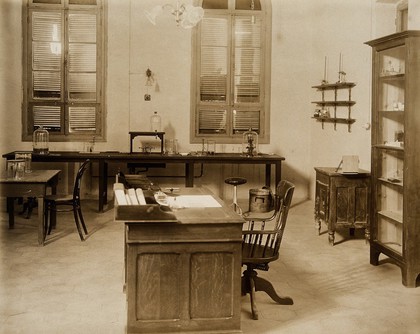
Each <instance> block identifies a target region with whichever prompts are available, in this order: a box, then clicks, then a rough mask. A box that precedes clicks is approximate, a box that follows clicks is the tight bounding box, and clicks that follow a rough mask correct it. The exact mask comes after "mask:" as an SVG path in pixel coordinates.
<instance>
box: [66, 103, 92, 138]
mask: <svg viewBox="0 0 420 334" xmlns="http://www.w3.org/2000/svg"><path fill="white" fill-rule="evenodd" d="M69 117H70V132H82V131H89V132H92V131H95V130H96V125H95V124H96V108H95V107H83V106H80V107H79V106H77V107H73V106H71V107H69Z"/></svg>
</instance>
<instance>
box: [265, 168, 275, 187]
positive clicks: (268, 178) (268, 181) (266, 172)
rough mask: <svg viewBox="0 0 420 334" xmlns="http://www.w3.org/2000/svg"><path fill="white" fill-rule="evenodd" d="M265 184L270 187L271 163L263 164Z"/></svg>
mask: <svg viewBox="0 0 420 334" xmlns="http://www.w3.org/2000/svg"><path fill="white" fill-rule="evenodd" d="M276 174H277V173H276ZM265 186H266V187H269V188H270V187H271V164H266V165H265Z"/></svg>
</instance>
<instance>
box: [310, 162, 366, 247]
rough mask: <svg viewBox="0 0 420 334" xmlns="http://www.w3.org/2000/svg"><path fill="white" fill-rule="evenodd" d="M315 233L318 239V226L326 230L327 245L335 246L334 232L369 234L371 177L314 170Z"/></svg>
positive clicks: (329, 168) (325, 169)
mask: <svg viewBox="0 0 420 334" xmlns="http://www.w3.org/2000/svg"><path fill="white" fill-rule="evenodd" d="M315 171H316V186H315V229H316V230H317V231H318V235H319V234H320V231H321V222H322V221H323V222H324V223H325V224H326V225H327V226H328V241H329V243H330V245H331V246H333V245H334V239H335V230H336V229H338V228H350V234H351V235H354V229H356V228H364V229H365V238H366V240H367V241H368V240H369V238H370V232H369V197H370V173H369V172H368V171H366V170H362V169H359V172H358V173H352V174H347V173H341V170H340V169H339V170H337V168H334V167H315Z"/></svg>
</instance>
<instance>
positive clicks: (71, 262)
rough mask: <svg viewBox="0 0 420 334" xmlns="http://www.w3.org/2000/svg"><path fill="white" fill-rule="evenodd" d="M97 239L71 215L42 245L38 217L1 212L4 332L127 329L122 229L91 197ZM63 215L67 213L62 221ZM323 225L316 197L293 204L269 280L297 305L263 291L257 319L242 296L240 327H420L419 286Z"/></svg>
mask: <svg viewBox="0 0 420 334" xmlns="http://www.w3.org/2000/svg"><path fill="white" fill-rule="evenodd" d="M84 212H85V216H86V221H87V224H88V227H89V229H90V231H91V235H90V237H89V238H88V239H87V240H86V241H85V242H81V241H80V240H79V236H78V234H77V232H76V229H75V227H74V223H73V220H72V216H71V215H67V214H62V216H61V218H60V219H62V223H60V224H59V226H58V227H57V230H56V231H55V232H54V234H53V235H52V236H51V237H50V241H49V242H48V244H47V245H46V246H44V247H39V246H38V245H37V228H36V218H37V217H36V214H34V216H33V217H32V219H29V220H27V219H24V218H23V217H22V216H18V217H17V218H16V227H15V229H14V230H9V229H8V228H7V216H6V214H5V212H4V211H3V212H0V219H1V229H0V242H1V244H0V254H1V255H0V256H1V271H0V333H1V334H15V333H24V334H27V333H30V334H37V333H40V334H41V333H42V334H49V333H54V334H55V333H60V334H66V333H71V334H75V333H89V334H94V333H98V334H99V333H100V334H107V333H109V334H118V333H125V322H126V313H125V312H126V305H125V295H124V293H123V256H124V254H123V225H122V224H119V223H115V222H114V221H113V210H112V209H111V210H108V211H107V212H105V213H101V214H98V213H97V212H96V203H95V202H94V201H90V200H87V201H85V202H84ZM64 217H65V218H64ZM327 239H328V236H327V234H326V233H325V226H323V229H322V234H321V235H320V236H318V235H317V234H316V233H315V229H314V224H313V202H311V201H303V202H300V203H298V202H297V201H296V203H294V205H293V207H292V209H291V210H290V213H289V220H288V225H287V227H286V231H285V236H284V239H283V244H282V248H281V256H280V260H279V261H277V262H276V263H274V264H273V265H272V266H271V268H270V270H269V271H268V272H263V273H260V275H261V276H263V277H266V278H268V279H269V280H270V281H271V282H272V283H273V284H274V286H275V287H276V288H277V291H278V292H279V294H281V295H286V296H290V297H292V298H293V299H294V305H293V306H284V305H277V304H275V303H273V302H272V301H271V299H270V298H269V297H268V296H266V295H265V294H264V293H262V292H260V293H257V303H258V309H259V312H260V320H252V319H251V318H250V305H249V296H244V297H242V331H243V333H245V334H251V333H252V334H255V333H258V334H262V333H267V334H268V333H288V334H294V333H296V334H302V333H340V334H341V333H357V334H363V333H375V334H377V333H397V334H401V333H403V334H411V333H412V334H414V333H420V288H415V289H413V288H411V289H410V288H406V287H404V286H403V285H402V284H401V273H400V270H399V268H398V267H397V266H395V265H394V264H392V263H390V262H389V261H387V260H386V258H382V257H381V258H380V259H381V262H383V263H382V264H381V265H380V266H378V267H374V266H372V265H370V264H369V247H368V245H367V244H366V243H365V241H364V239H363V231H357V232H356V235H355V237H350V236H349V235H348V232H347V231H342V232H341V233H337V234H336V241H337V244H336V245H335V246H333V247H331V246H330V245H329V244H328V240H327Z"/></svg>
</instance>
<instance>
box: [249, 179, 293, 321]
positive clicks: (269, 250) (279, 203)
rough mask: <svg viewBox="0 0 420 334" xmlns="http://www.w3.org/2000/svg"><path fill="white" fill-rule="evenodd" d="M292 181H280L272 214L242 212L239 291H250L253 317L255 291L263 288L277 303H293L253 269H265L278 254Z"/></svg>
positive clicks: (290, 197) (290, 199)
mask: <svg viewBox="0 0 420 334" xmlns="http://www.w3.org/2000/svg"><path fill="white" fill-rule="evenodd" d="M294 188H295V187H294V185H293V184H292V183H290V182H288V181H284V180H282V181H280V182H279V184H278V185H277V189H276V194H275V206H274V208H275V210H274V213H273V214H271V216H268V217H267V215H266V216H264V215H262V214H253V213H249V214H248V215H245V214H244V215H243V217H244V219H245V221H246V224H247V229H246V230H244V231H242V239H243V241H242V265H243V266H246V270H245V271H244V272H243V276H242V282H241V287H242V295H246V294H247V293H249V294H250V297H251V310H252V317H253V318H254V319H255V320H257V319H258V310H257V306H256V301H255V292H256V291H265V292H266V293H267V294H268V295H269V296H270V297H271V299H273V300H274V301H275V302H277V303H278V304H282V305H293V299H291V298H290V297H281V296H279V295H278V294H277V293H276V291H275V289H274V287H273V285H272V284H271V283H270V282H269V281H267V280H266V279H264V278H261V277H259V276H257V275H258V274H257V272H256V270H264V271H268V269H269V263H270V262H272V261H275V260H277V259H278V258H279V250H280V244H281V240H282V237H283V233H284V228H285V227H286V220H287V215H288V212H289V208H290V204H291V202H292V197H293V192H294Z"/></svg>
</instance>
